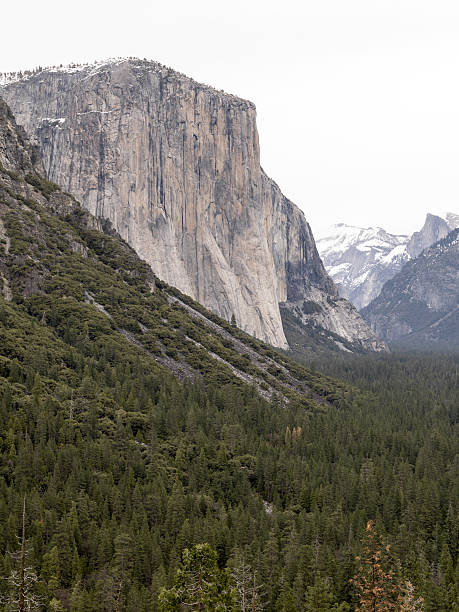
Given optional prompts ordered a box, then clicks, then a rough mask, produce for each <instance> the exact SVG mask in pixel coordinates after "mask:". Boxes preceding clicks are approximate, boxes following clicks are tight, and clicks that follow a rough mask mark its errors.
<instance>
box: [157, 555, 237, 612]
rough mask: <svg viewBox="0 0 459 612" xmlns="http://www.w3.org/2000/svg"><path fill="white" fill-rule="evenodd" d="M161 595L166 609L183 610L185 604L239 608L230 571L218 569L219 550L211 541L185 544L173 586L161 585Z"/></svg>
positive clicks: (167, 611)
mask: <svg viewBox="0 0 459 612" xmlns="http://www.w3.org/2000/svg"><path fill="white" fill-rule="evenodd" d="M158 599H159V609H160V610H161V611H163V612H174V611H177V612H180V610H183V609H184V608H185V609H188V610H207V611H208V612H218V611H223V610H235V609H236V604H235V593H234V590H233V589H232V588H231V586H230V581H229V574H228V572H227V571H226V570H220V569H219V567H218V565H217V553H216V552H215V550H213V549H212V547H211V546H209V544H197V545H195V546H193V548H191V549H188V548H185V550H184V551H183V554H182V567H180V568H179V569H178V570H177V571H176V573H175V577H174V583H173V585H172V587H171V588H170V589H162V591H161V592H160V594H159V598H158Z"/></svg>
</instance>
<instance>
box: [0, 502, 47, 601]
mask: <svg viewBox="0 0 459 612" xmlns="http://www.w3.org/2000/svg"><path fill="white" fill-rule="evenodd" d="M12 557H13V558H15V559H18V558H19V570H16V569H13V570H12V571H11V573H10V575H9V576H8V578H7V583H8V593H7V595H5V596H3V597H2V598H1V600H0V602H1V603H2V604H3V605H5V607H6V609H7V610H11V611H13V610H14V611H16V610H17V611H18V612H36V611H37V610H40V609H41V607H42V601H41V598H40V597H39V596H38V595H37V594H36V593H35V589H36V585H37V583H38V582H39V578H38V576H37V574H36V572H35V571H34V570H33V568H31V567H27V566H26V557H27V551H26V496H25V495H24V502H23V506H22V536H21V550H20V553H19V556H18V555H17V554H12Z"/></svg>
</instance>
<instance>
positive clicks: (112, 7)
mask: <svg viewBox="0 0 459 612" xmlns="http://www.w3.org/2000/svg"><path fill="white" fill-rule="evenodd" d="M4 4H5V5H4V6H3V5H2V10H1V23H2V33H1V36H0V72H6V71H11V70H19V69H25V68H33V67H36V66H37V65H42V66H45V65H52V64H60V63H68V62H73V61H78V62H81V61H92V60H95V59H104V58H108V57H117V56H139V57H146V58H148V59H155V60H157V61H160V62H162V63H164V64H166V65H168V66H172V67H173V68H176V69H178V70H180V71H181V72H184V73H186V74H188V75H189V76H192V77H194V78H195V79H196V80H199V81H203V82H205V83H208V84H209V85H213V86H215V87H217V88H218V89H224V90H226V91H228V92H231V93H234V94H237V95H240V96H242V97H245V98H249V99H250V100H252V101H253V102H255V104H256V105H257V112H258V129H259V133H260V144H261V158H262V165H263V167H264V169H265V170H266V172H267V173H268V174H269V175H270V176H271V177H272V178H274V179H275V180H276V182H277V183H278V184H279V185H280V187H281V189H282V190H283V192H284V193H285V194H286V195H287V196H288V197H290V198H291V199H292V200H293V201H294V202H295V203H296V204H298V205H299V206H300V207H301V208H302V209H303V210H304V212H305V214H306V217H307V219H308V220H309V221H310V223H311V225H312V228H313V231H315V233H316V234H318V235H319V234H320V233H321V231H320V230H321V228H322V227H323V226H324V225H327V224H329V223H335V222H347V223H351V224H356V225H363V226H368V225H380V226H383V227H385V228H386V229H388V230H390V231H395V232H406V233H408V232H412V231H414V230H416V229H419V227H420V226H421V225H422V223H423V220H424V216H425V214H426V212H433V213H441V212H443V211H445V210H452V211H455V212H459V180H458V179H459V2H458V1H457V0H303V1H300V0H298V1H292V0H283V1H282V2H276V3H271V2H269V0H264V1H262V0H252V1H250V0H245V1H244V0H228V1H226V2H218V0H213V1H212V0H187V1H185V0H161V1H160V2H159V1H151V0H129V1H124V2H119V1H117V0H110V1H109V0H91V1H89V0H79V1H78V2H72V3H66V2H62V0H40V1H39V2H37V1H36V0H34V1H31V0H27V1H25V2H24V1H21V2H7V3H4Z"/></svg>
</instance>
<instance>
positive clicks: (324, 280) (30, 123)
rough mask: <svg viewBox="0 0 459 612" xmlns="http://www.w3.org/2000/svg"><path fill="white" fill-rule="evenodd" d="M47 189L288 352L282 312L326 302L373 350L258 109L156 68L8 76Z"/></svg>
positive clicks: (169, 278)
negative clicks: (270, 167) (273, 163)
mask: <svg viewBox="0 0 459 612" xmlns="http://www.w3.org/2000/svg"><path fill="white" fill-rule="evenodd" d="M5 82H6V84H5V85H4V86H3V88H2V95H4V97H5V99H6V100H7V102H8V103H9V104H10V106H11V108H12V110H13V112H14V113H15V115H16V118H17V121H18V122H19V123H20V124H23V125H24V126H25V128H26V130H27V131H28V132H29V133H30V134H31V135H33V137H34V138H35V139H36V141H37V143H38V146H39V148H40V150H41V153H42V156H43V159H44V164H45V167H46V170H47V173H48V176H49V178H50V179H51V180H53V181H55V182H57V183H58V184H60V185H61V186H62V187H63V188H64V189H67V190H68V191H69V192H71V193H72V194H74V195H75V196H76V197H77V199H79V200H80V201H81V202H82V204H83V205H84V206H85V207H86V208H87V209H88V210H89V211H90V212H91V213H93V214H94V215H96V216H98V217H104V218H108V219H109V220H110V221H111V222H112V224H113V226H114V228H115V229H116V230H117V231H118V232H119V233H120V234H121V236H122V237H123V238H124V239H125V240H126V241H127V242H128V243H129V244H130V245H131V246H132V247H134V248H135V250H136V251H137V253H138V254H139V255H140V256H141V257H142V258H143V259H144V260H146V261H147V262H148V263H149V264H150V265H151V267H152V269H153V271H154V272H155V273H156V274H157V275H158V276H159V277H160V278H162V279H163V280H165V281H166V282H167V283H169V284H171V285H175V286H176V287H178V288H179V289H180V290H181V291H183V292H184V293H186V294H188V295H190V296H191V297H193V298H194V299H196V300H197V301H199V302H201V303H202V304H204V305H206V306H207V307H209V308H211V309H212V310H213V311H214V312H216V313H217V314H219V315H221V316H223V317H225V318H226V319H228V320H229V319H230V318H231V316H232V315H233V314H234V315H235V318H236V321H237V323H238V325H239V326H240V327H241V328H242V329H244V330H245V331H247V332H249V333H250V334H253V335H254V336H257V337H259V338H261V339H263V340H266V341H268V342H269V343H271V344H273V345H275V346H278V347H282V348H287V346H288V345H287V341H286V338H285V334H284V331H283V328H282V322H281V316H280V311H279V303H282V304H283V305H286V307H288V308H292V309H295V308H296V306H295V305H296V304H297V303H299V302H301V301H302V300H318V301H319V302H320V303H321V304H322V312H321V325H323V326H325V327H326V328H329V329H331V330H332V331H335V330H336V329H339V330H340V332H337V333H340V334H341V335H345V336H346V338H347V339H349V340H351V341H352V342H355V343H357V344H359V345H360V346H361V347H363V348H366V349H369V350H373V349H374V347H375V346H376V345H378V341H377V339H376V337H375V336H374V334H373V333H372V332H371V330H370V329H369V328H368V326H366V324H365V323H364V322H363V321H362V319H361V317H360V315H359V314H358V313H357V311H356V310H355V309H354V308H353V307H352V306H350V305H349V304H348V303H345V301H344V300H339V299H338V293H337V290H336V287H335V285H334V283H333V282H332V281H331V279H330V278H329V277H328V275H327V273H326V271H325V269H324V267H323V264H322V262H321V260H320V257H319V255H318V253H317V249H316V246H315V242H314V238H313V236H312V233H311V230H310V228H309V225H308V224H307V222H306V220H305V218H304V215H303V213H302V212H301V211H300V210H299V209H298V208H297V207H296V206H295V205H294V204H292V203H291V202H290V201H289V200H287V199H286V198H285V197H284V196H283V195H282V193H281V192H280V190H279V188H278V187H277V185H276V184H275V183H274V182H273V181H271V180H270V179H269V178H268V177H267V176H266V175H265V174H264V173H263V171H262V169H261V167H260V153H259V145H258V133H257V127H256V111H255V107H254V105H253V104H252V103H251V102H248V101H246V100H242V99H240V98H237V97H234V96H231V95H228V94H225V93H223V92H219V91H216V90H214V89H212V88H210V87H207V86H204V85H201V84H198V83H196V82H195V81H193V80H192V79H190V78H188V77H185V76H184V75H181V74H179V73H177V72H175V71H173V70H171V69H169V68H166V67H164V66H162V65H160V64H157V63H154V62H147V61H140V60H119V61H112V62H108V63H104V64H99V65H89V66H80V67H77V66H75V67H72V68H65V69H60V68H56V69H46V70H44V71H40V72H36V73H33V74H28V75H25V76H24V75H22V76H20V77H16V78H6V79H5Z"/></svg>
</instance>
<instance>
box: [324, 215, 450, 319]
mask: <svg viewBox="0 0 459 612" xmlns="http://www.w3.org/2000/svg"><path fill="white" fill-rule="evenodd" d="M447 227H449V230H450V231H451V230H453V229H455V228H456V227H459V215H457V214H455V213H451V212H448V213H445V214H444V215H443V216H442V217H438V216H436V215H430V214H428V215H427V218H426V222H425V224H424V227H423V228H422V229H421V230H420V231H419V232H415V233H414V234H413V235H412V236H407V235H403V234H400V235H399V234H391V233H389V232H387V231H386V230H385V229H383V228H382V227H357V226H353V225H347V224H345V223H338V224H336V225H333V226H331V227H330V228H328V230H325V231H323V232H322V235H320V236H319V238H318V239H317V240H316V244H317V248H318V250H319V253H320V256H321V257H322V261H323V262H324V265H325V267H326V269H327V272H328V273H329V274H330V276H331V277H332V278H333V280H334V281H335V283H336V284H337V286H338V289H339V291H340V293H341V295H342V296H343V297H345V298H347V299H349V300H350V301H351V302H352V303H353V304H354V305H355V306H356V307H357V308H358V309H359V310H360V309H362V308H364V307H365V306H366V305H367V304H369V303H370V302H371V301H372V300H373V299H374V298H375V297H377V296H378V295H379V293H380V291H381V289H382V286H383V285H384V283H385V282H386V281H388V280H390V279H391V278H393V277H394V276H395V274H397V273H398V272H399V271H400V270H401V269H402V267H403V266H404V265H405V264H406V263H407V262H408V261H409V260H410V259H412V258H413V257H416V256H418V255H419V253H421V252H422V250H423V249H424V248H427V247H429V246H430V245H431V244H433V243H434V242H436V241H437V240H438V239H441V238H442V237H443V236H444V235H445V234H446V233H447Z"/></svg>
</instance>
